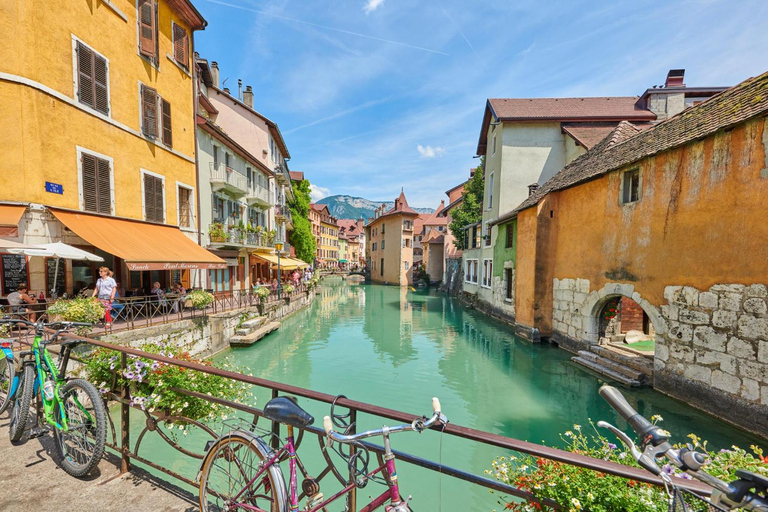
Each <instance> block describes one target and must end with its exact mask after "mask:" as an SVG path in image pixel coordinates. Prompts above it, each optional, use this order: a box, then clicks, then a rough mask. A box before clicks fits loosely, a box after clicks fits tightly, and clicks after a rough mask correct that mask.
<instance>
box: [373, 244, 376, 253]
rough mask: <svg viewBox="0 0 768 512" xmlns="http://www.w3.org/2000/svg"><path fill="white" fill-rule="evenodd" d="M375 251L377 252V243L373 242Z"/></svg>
mask: <svg viewBox="0 0 768 512" xmlns="http://www.w3.org/2000/svg"><path fill="white" fill-rule="evenodd" d="M373 250H374V251H376V250H377V249H376V242H373Z"/></svg>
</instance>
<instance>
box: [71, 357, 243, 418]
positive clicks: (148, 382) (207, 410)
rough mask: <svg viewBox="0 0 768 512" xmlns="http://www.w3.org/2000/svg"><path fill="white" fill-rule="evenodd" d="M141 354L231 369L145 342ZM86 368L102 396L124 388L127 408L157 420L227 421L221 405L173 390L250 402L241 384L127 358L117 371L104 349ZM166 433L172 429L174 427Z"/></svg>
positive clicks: (117, 359)
mask: <svg viewBox="0 0 768 512" xmlns="http://www.w3.org/2000/svg"><path fill="white" fill-rule="evenodd" d="M139 349H140V350H143V351H144V352H149V353H153V354H159V355H161V356H165V357H169V358H173V359H178V360H183V361H189V362H194V363H200V364H204V365H206V366H212V367H227V368H228V367H229V366H230V365H229V364H228V363H224V364H223V365H219V364H217V363H213V362H211V361H210V360H207V359H200V358H195V357H192V356H190V354H189V353H188V352H184V351H182V350H181V349H180V348H179V347H177V346H174V345H173V344H172V343H169V342H163V343H154V342H147V343H144V344H143V345H141V346H140V347H139ZM85 368H86V373H87V375H88V379H89V380H90V381H91V382H94V383H99V384H98V388H99V390H100V391H101V392H102V394H103V393H106V392H107V391H109V390H110V388H120V387H122V386H128V389H129V395H130V400H131V402H130V403H131V405H132V406H134V407H138V408H140V409H142V410H144V411H147V412H148V413H150V414H155V415H156V416H159V418H160V419H162V418H163V417H167V416H176V417H179V416H182V417H184V418H187V419H190V420H194V421H206V420H215V419H222V418H226V414H227V413H228V412H230V411H229V409H228V408H227V407H224V406H222V405H218V404H215V403H213V402H210V401H208V400H204V399H200V398H195V397H192V396H189V395H185V394H182V393H178V392H176V391H174V389H177V388H178V389H186V390H189V391H195V392H198V393H202V394H206V395H211V396H215V397H218V398H223V399H225V400H233V401H238V402H240V403H249V402H250V401H251V397H250V393H249V392H248V388H249V386H248V385H247V384H245V383H242V382H238V381H232V380H228V379H225V378H223V377H219V376H217V375H211V374H208V373H201V372H196V371H193V370H188V369H186V368H182V367H179V366H175V365H172V364H168V363H163V362H160V361H155V360H152V359H148V358H142V357H135V356H130V359H129V360H128V364H127V365H126V368H124V369H123V368H120V356H119V354H118V353H117V352H115V351H113V350H109V349H105V348H99V349H97V350H96V351H95V352H94V353H93V354H92V355H91V357H90V358H89V359H88V361H87V362H86V365H85ZM238 370H241V371H242V370H245V371H246V372H247V371H248V369H247V368H243V369H236V370H235V371H238ZM176 423H177V425H179V429H180V430H182V431H184V422H183V421H181V422H180V421H179V420H176ZM167 427H168V428H169V429H171V428H173V425H167Z"/></svg>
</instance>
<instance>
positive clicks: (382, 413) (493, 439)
mask: <svg viewBox="0 0 768 512" xmlns="http://www.w3.org/2000/svg"><path fill="white" fill-rule="evenodd" d="M61 337H62V338H64V339H67V338H69V339H83V340H85V341H87V342H88V343H90V344H91V345H93V346H95V347H99V348H102V349H107V350H111V351H115V352H117V353H119V354H120V361H121V363H120V370H119V371H125V369H126V368H127V365H128V363H129V358H135V357H141V358H146V359H149V360H154V361H159V362H161V363H166V364H169V365H173V366H177V367H181V368H186V369H189V370H194V371H198V372H202V373H207V374H211V375H216V376H219V377H222V378H224V379H229V380H232V381H238V382H242V383H246V384H250V385H253V386H257V387H260V388H264V389H268V390H270V391H271V396H272V398H275V397H277V396H279V395H280V394H288V395H292V396H296V397H303V398H306V399H308V400H312V401H315V402H320V403H324V404H327V405H331V404H335V406H336V407H343V408H345V409H347V410H348V411H349V424H350V425H351V426H350V428H349V431H348V433H349V434H354V433H356V429H355V424H356V423H357V421H358V418H359V415H360V414H367V415H370V416H374V417H376V418H383V419H385V420H389V421H395V422H398V423H411V422H412V421H413V420H414V419H416V418H420V416H419V415H414V414H411V413H407V412H404V411H398V410H394V409H389V408H385V407H380V406H377V405H373V404H369V403H365V402H360V401H356V400H351V399H348V398H346V397H344V396H333V395H329V394H326V393H321V392H317V391H314V390H310V389H306V388H301V387H298V386H293V385H291V384H285V383H281V382H276V381H271V380H267V379H262V378H258V377H253V376H250V375H244V374H241V373H237V372H232V371H229V370H225V369H222V368H216V367H213V366H208V365H203V364H199V363H196V362H192V361H188V360H181V359H175V358H171V357H166V356H163V355H160V354H155V353H148V352H143V351H141V350H138V349H134V348H129V347H124V346H120V345H114V344H111V343H107V342H103V341H99V340H95V339H90V338H83V337H80V336H76V335H73V334H69V333H65V334H62V335H61ZM116 371H118V370H116ZM172 391H174V392H177V393H181V394H184V395H187V396H191V397H195V398H198V399H202V400H206V401H209V402H212V403H216V404H219V405H224V406H226V407H229V408H231V409H233V410H235V411H240V412H243V413H246V414H247V415H252V416H253V424H254V425H255V424H257V423H258V421H259V419H262V418H263V419H265V420H266V417H265V415H264V412H263V410H262V409H258V408H255V407H252V406H250V405H248V404H242V403H238V402H234V401H230V400H226V399H222V398H219V397H214V396H210V395H206V394H202V393H198V392H194V391H189V390H185V389H178V388H172ZM109 396H110V398H111V399H113V400H115V401H117V402H119V403H120V404H121V405H120V407H121V411H120V429H119V430H118V429H116V428H115V425H114V424H112V423H111V419H110V424H111V432H112V435H111V442H109V441H108V442H107V446H108V447H110V448H111V449H113V450H115V451H116V452H117V453H119V454H120V457H121V472H123V473H125V472H127V471H129V470H130V467H131V461H132V460H134V461H138V462H140V463H142V464H145V465H147V466H150V467H152V468H154V469H156V470H158V471H161V472H163V473H165V474H167V475H169V476H171V477H173V478H176V479H178V480H180V481H182V482H185V483H187V484H189V485H192V486H194V487H197V485H196V483H195V482H194V481H193V479H192V478H189V477H187V476H184V475H181V474H179V473H177V472H176V471H174V470H172V469H171V468H168V467H165V466H164V465H162V464H160V463H158V462H155V461H152V460H150V459H148V458H147V457H148V456H149V455H148V454H144V455H140V454H139V448H140V446H141V442H142V440H143V439H144V438H145V437H146V435H147V434H149V433H151V432H153V433H157V434H158V435H159V436H160V437H161V438H162V439H163V440H164V441H166V442H167V443H168V444H169V445H171V446H172V447H173V448H175V449H176V450H178V451H179V452H180V453H181V454H183V455H184V456H187V457H192V458H195V459H198V460H200V459H202V458H203V457H204V453H195V452H192V451H190V450H189V449H186V448H183V447H181V446H180V445H178V444H177V442H176V441H175V440H174V438H173V436H172V435H169V434H168V433H166V432H164V431H163V425H162V424H163V421H164V420H163V418H162V417H157V415H154V414H151V413H149V412H148V411H146V410H142V409H141V408H140V407H138V406H136V405H132V404H131V401H130V388H129V387H128V386H127V385H125V386H123V387H122V388H121V389H117V390H113V391H112V392H111V393H110V395H109ZM132 407H133V408H134V409H135V410H138V411H140V412H141V413H142V414H144V415H145V416H146V422H145V423H144V425H145V426H144V427H143V430H142V431H141V433H140V434H139V435H138V437H137V438H136V441H135V444H134V445H133V446H131V438H132V432H131V422H130V415H129V414H130V409H131V408H132ZM165 421H171V420H169V419H168V418H166V419H165ZM172 421H175V422H187V423H189V424H193V425H196V426H198V427H200V428H201V430H202V431H204V432H206V433H207V434H208V435H210V436H211V438H215V437H216V433H215V432H213V430H211V429H210V428H209V427H208V426H206V425H205V424H201V423H200V422H198V421H195V420H192V419H188V418H184V417H178V416H174V417H172ZM266 421H267V422H269V420H266ZM269 428H270V430H271V432H272V434H273V435H272V436H271V441H272V443H273V446H276V443H277V442H278V440H279V438H280V436H281V431H282V427H281V425H280V424H279V423H277V422H269ZM299 430H300V434H299V436H298V439H297V443H296V444H297V448H299V446H300V445H301V441H302V439H303V437H304V436H305V435H309V436H315V437H316V438H317V440H318V444H319V446H320V449H321V450H322V447H323V446H324V440H325V432H324V430H323V429H321V428H318V427H315V426H308V427H307V428H306V429H299ZM432 430H436V431H441V432H442V434H443V435H449V436H454V437H458V438H462V439H467V440H470V441H473V442H477V443H481V444H484V445H489V446H494V447H496V448H499V449H501V450H505V451H513V452H518V453H524V454H529V455H533V456H535V457H540V458H544V459H548V460H551V461H557V462H562V463H565V464H569V465H573V466H578V467H582V468H586V469H590V470H594V471H598V472H601V473H606V474H610V475H615V476H619V477H623V478H627V479H629V480H634V481H637V482H646V483H650V484H653V485H657V486H663V485H664V482H663V480H662V479H660V478H658V477H655V476H653V475H652V474H651V473H649V472H647V471H645V470H643V469H641V468H638V467H630V466H625V465H621V464H617V463H615V462H611V461H606V460H602V459H595V458H591V457H588V456H585V455H580V454H576V453H571V452H567V451H563V450H559V449H556V448H550V447H546V446H542V445H537V444H535V443H530V442H527V441H521V440H518V439H514V438H510V437H505V436H501V435H499V434H493V433H490V432H484V431H481V430H477V429H473V428H469V427H465V426H461V425H457V424H454V423H449V424H447V425H445V426H435V427H433V428H432ZM118 436H119V442H118ZM362 445H363V447H364V449H367V450H370V451H371V452H373V453H374V454H376V455H377V456H378V457H379V460H380V461H381V457H382V455H383V447H381V446H379V445H375V444H372V443H362ZM300 453H303V450H302V451H300ZM394 453H395V455H396V456H397V458H398V460H400V461H403V462H406V463H409V464H413V465H416V466H419V467H422V468H425V469H427V470H430V471H435V472H439V473H441V474H443V475H447V476H449V477H453V478H457V479H459V480H463V481H466V482H469V483H471V484H474V485H480V486H482V487H486V488H488V489H492V490H496V491H499V492H503V493H506V494H509V495H512V496H516V497H518V498H522V499H524V500H527V501H529V502H531V503H537V504H541V505H546V506H550V507H553V508H555V509H564V508H565V507H562V506H560V505H559V504H557V503H555V502H553V501H551V500H549V499H546V498H542V499H540V498H537V497H536V496H534V495H533V494H531V493H530V492H528V491H526V490H523V489H519V488H516V487H513V486H511V485H508V484H504V483H501V482H499V481H496V480H493V479H490V478H486V477H484V476H478V475H475V474H472V473H469V472H467V471H464V470H462V469H457V468H453V467H449V466H446V465H443V464H442V463H438V462H434V461H431V460H428V459H425V458H421V457H418V456H415V455H412V454H408V453H405V452H401V451H394ZM323 456H324V459H325V461H326V464H327V467H326V468H325V469H324V470H323V471H321V472H320V473H319V474H318V475H317V478H316V480H317V481H318V482H319V481H320V480H322V479H323V478H325V477H326V476H327V475H329V474H330V475H333V476H335V477H336V478H337V479H338V480H339V482H340V483H342V485H343V484H346V477H344V476H343V475H342V474H341V472H340V471H339V470H338V468H336V467H335V465H334V463H333V461H332V460H331V459H330V457H329V456H328V454H327V452H325V451H324V450H323ZM489 463H490V461H489ZM197 464H199V463H197ZM304 477H306V475H304ZM673 478H675V479H676V485H678V486H680V487H683V488H686V489H689V490H692V491H694V492H696V493H698V494H701V495H709V494H710V493H711V489H710V488H709V487H708V486H706V485H704V484H701V483H699V482H696V481H691V480H681V479H677V477H673ZM302 496H303V495H302ZM355 503H356V490H354V489H353V490H352V492H351V493H350V495H349V496H348V502H347V504H348V510H357V509H356V508H355Z"/></svg>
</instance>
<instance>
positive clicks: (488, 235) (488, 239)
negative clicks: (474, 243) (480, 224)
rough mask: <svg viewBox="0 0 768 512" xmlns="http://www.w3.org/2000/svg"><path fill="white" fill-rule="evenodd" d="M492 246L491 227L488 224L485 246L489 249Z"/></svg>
mask: <svg viewBox="0 0 768 512" xmlns="http://www.w3.org/2000/svg"><path fill="white" fill-rule="evenodd" d="M489 245H491V226H490V224H486V226H485V246H486V247H488V246H489Z"/></svg>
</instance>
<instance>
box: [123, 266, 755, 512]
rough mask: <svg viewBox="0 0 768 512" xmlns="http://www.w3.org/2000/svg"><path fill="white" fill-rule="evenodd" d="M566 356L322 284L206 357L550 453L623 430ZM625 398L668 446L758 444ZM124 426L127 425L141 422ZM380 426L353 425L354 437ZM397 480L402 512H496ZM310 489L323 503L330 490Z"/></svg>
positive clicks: (634, 394)
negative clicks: (253, 334)
mask: <svg viewBox="0 0 768 512" xmlns="http://www.w3.org/2000/svg"><path fill="white" fill-rule="evenodd" d="M570 357H571V356H570V355H569V354H568V353H566V352H565V351H562V350H559V349H558V348H556V347H554V346H551V345H548V344H542V345H532V344H530V343H528V342H526V341H525V340H522V339H518V338H516V337H515V336H514V335H513V334H512V332H511V329H510V328H509V326H507V325H504V324H501V323H497V322H494V321H493V320H490V319H488V318H487V317H485V316H483V315H482V314H479V313H477V312H475V311H472V310H469V309H466V308H465V307H463V306H462V305H461V304H460V303H459V302H458V301H455V300H453V299H451V298H449V297H447V296H445V295H443V294H440V293H438V292H435V291H416V292H414V291H411V290H408V289H401V288H396V287H390V286H380V285H364V284H358V283H355V282H351V281H341V280H340V279H326V280H324V281H323V287H322V292H321V295H320V296H318V297H317V300H316V301H315V302H314V303H313V304H312V305H311V306H310V307H309V308H307V309H305V310H303V311H300V312H298V313H296V314H295V315H293V316H291V317H290V318H288V319H286V320H285V321H284V322H283V324H282V327H281V328H280V329H279V330H278V331H277V332H275V333H273V334H271V335H269V336H267V337H266V338H264V339H263V340H261V341H260V342H258V343H257V344H256V345H254V346H252V347H249V348H246V349H237V350H231V351H227V352H226V353H224V354H221V355H219V356H218V357H217V359H219V360H223V359H225V358H228V359H229V360H230V362H232V361H234V362H235V364H238V365H242V366H248V367H249V368H250V371H251V372H252V373H253V374H254V375H255V376H258V377H262V378H265V379H270V380H274V381H279V382H284V383H290V384H293V385H296V386H300V387H304V388H309V389H313V390H317V391H321V392H325V393H329V394H332V395H338V394H344V395H346V396H347V397H349V398H351V399H354V400H359V401H362V402H368V403H371V404H376V405H380V406H384V407H390V408H393V409H398V410H402V411H406V412H411V413H415V414H422V413H423V414H429V413H431V397H433V396H437V397H439V398H440V401H441V403H442V408H443V411H444V413H445V414H446V415H447V416H448V418H449V419H450V421H451V422H453V423H456V424H459V425H464V426H468V427H472V428H476V429H480V430H484V431H488V432H492V433H496V434H501V435H504V436H509V437H513V438H517V439H522V440H528V441H532V442H537V443H539V442H542V441H543V442H544V443H546V444H548V445H552V446H562V445H563V442H562V440H561V439H560V434H561V433H562V432H564V431H566V430H569V429H572V428H573V425H574V424H580V425H582V427H583V428H585V429H587V430H588V429H589V428H590V427H589V421H590V419H592V420H593V421H595V422H597V420H600V419H604V420H608V421H611V422H613V423H614V424H618V425H619V426H620V427H622V428H626V424H625V423H623V422H622V421H621V420H619V419H618V418H617V416H616V414H615V413H614V412H613V411H612V410H611V409H610V408H609V407H608V405H607V404H606V403H605V402H604V401H603V400H602V398H600V396H599V395H598V392H597V391H598V388H599V386H600V384H601V382H600V380H599V379H598V378H597V377H595V376H594V375H592V374H590V373H588V372H586V371H584V370H583V369H581V367H579V366H577V365H576V364H574V363H572V362H571V361H570ZM626 395H627V397H628V399H629V400H630V402H631V403H632V404H633V405H634V406H635V407H636V408H637V409H638V411H640V412H641V413H642V414H644V415H646V416H650V415H652V414H660V415H661V416H662V417H663V418H664V421H663V425H664V426H665V428H667V429H668V430H670V431H671V432H672V434H673V440H675V441H678V442H683V441H685V437H686V435H687V434H688V433H689V432H696V433H697V434H698V435H699V436H701V437H703V438H704V439H708V440H709V441H710V444H711V446H712V447H713V448H715V449H718V448H722V447H729V446H731V445H733V444H736V445H739V446H743V447H748V446H749V445H750V444H754V443H759V444H763V445H764V444H765V443H764V442H761V441H760V440H759V439H757V438H755V437H753V436H750V435H749V434H747V433H744V432H742V431H740V430H736V429H734V428H731V427H729V426H728V425H726V424H724V423H722V422H720V421H718V420H715V419H713V418H711V417H709V416H707V415H704V414H702V413H700V412H697V411H696V410H694V409H692V408H690V407H688V406H686V405H684V404H682V403H680V402H677V401H675V400H672V399H670V398H667V397H665V396H663V395H661V394H660V393H657V392H654V391H652V390H650V389H639V390H636V389H632V390H626ZM254 396H255V400H256V406H257V407H259V408H261V407H263V406H264V404H265V403H266V402H267V401H268V400H269V398H270V392H269V391H265V390H258V389H254ZM299 403H300V405H301V406H302V407H304V408H305V409H307V410H308V411H309V412H310V413H312V414H313V415H314V416H315V418H316V421H315V425H317V426H321V425H322V417H323V416H324V415H326V414H328V410H329V408H328V406H327V405H325V404H318V403H313V402H311V401H309V400H306V399H300V401H299ZM134 421H135V422H136V427H139V426H140V423H141V418H140V417H138V416H137V417H135V420H134ZM382 422H383V420H381V419H375V418H370V417H366V416H364V415H361V417H360V418H359V424H360V428H361V429H362V428H377V427H379V426H381V424H382ZM390 423H391V422H390ZM133 432H138V430H133ZM132 435H134V436H135V435H137V434H132ZM189 437H190V439H189V440H186V439H185V444H186V443H187V442H193V440H194V443H196V444H200V443H202V441H200V440H199V437H200V436H198V435H195V434H194V433H193V434H192V435H190V436H189ZM392 445H393V448H394V449H395V450H403V451H406V452H409V453H413V454H416V455H419V456H421V457H424V458H428V459H430V460H433V461H438V462H439V461H442V463H443V464H445V465H448V466H452V467H454V468H458V469H461V470H464V471H468V472H471V473H475V474H479V475H482V474H483V471H484V470H485V469H487V468H489V467H490V465H491V461H492V460H493V458H494V457H496V456H499V455H507V454H506V453H504V452H503V451H502V450H500V449H498V448H495V447H491V446H484V445H481V444H478V443H473V442H469V441H466V440H463V439H458V438H454V437H452V436H448V435H441V434H439V433H437V432H426V433H424V434H421V435H419V434H415V433H412V432H406V433H402V434H399V435H396V436H393V437H392ZM140 453H142V454H144V455H145V456H147V455H149V457H150V458H151V460H156V461H158V462H161V463H163V464H166V465H168V466H170V467H172V468H173V469H175V470H177V471H180V472H182V473H184V474H187V475H192V474H193V473H194V471H195V470H196V462H193V461H191V460H190V459H188V458H186V457H180V456H178V453H177V452H174V451H173V450H172V449H171V448H169V447H168V446H167V445H165V443H163V442H162V441H160V440H158V438H157V436H156V435H154V434H148V435H147V436H146V439H145V441H143V444H142V448H141V450H140ZM299 455H300V456H301V457H302V459H303V460H304V461H305V462H306V464H307V466H308V467H309V471H310V474H315V475H316V474H317V473H319V472H320V471H321V470H322V467H323V466H322V465H321V464H320V463H319V462H320V456H319V449H318V444H317V440H316V438H315V439H305V441H304V443H303V444H302V446H301V447H300V449H299ZM284 473H285V474H286V475H287V469H285V470H284ZM398 474H399V477H400V483H401V488H402V490H403V492H404V494H405V495H408V494H412V495H413V496H414V499H413V502H412V504H413V508H414V510H445V511H459V510H461V511H490V510H492V509H494V508H497V509H498V508H500V507H499V506H498V505H497V497H496V496H494V495H492V494H491V493H489V491H488V490H486V489H483V488H480V487H477V486H472V485H469V484H466V483H464V482H461V481H459V480H456V479H453V478H451V477H447V476H442V477H441V476H440V475H438V474H436V473H433V472H430V471H427V470H423V469H420V468H416V467H414V466H411V465H409V464H406V463H403V462H401V463H399V464H398ZM322 490H323V491H324V492H325V494H326V496H328V495H329V494H330V492H329V491H330V489H327V488H325V487H324V488H323V489H322ZM382 490H383V488H381V487H380V486H378V485H375V484H369V486H368V487H366V488H364V489H362V490H360V491H359V494H358V496H359V498H358V503H359V504H360V503H362V502H363V500H364V499H365V498H366V497H368V496H369V495H378V494H379V493H380V492H382ZM341 509H343V506H342V505H339V506H338V507H331V508H330V510H332V511H335V510H341Z"/></svg>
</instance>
